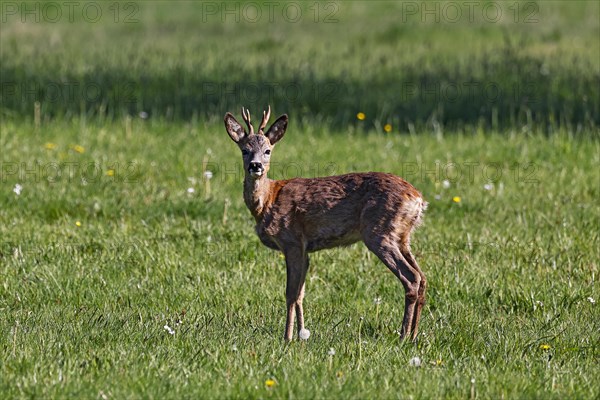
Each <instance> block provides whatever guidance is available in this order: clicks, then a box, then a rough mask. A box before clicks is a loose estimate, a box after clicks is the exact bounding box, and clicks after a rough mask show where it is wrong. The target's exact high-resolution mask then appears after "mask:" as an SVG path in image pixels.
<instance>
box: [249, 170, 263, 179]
mask: <svg viewBox="0 0 600 400" xmlns="http://www.w3.org/2000/svg"><path fill="white" fill-rule="evenodd" d="M262 174H263V172H262V171H250V175H251V176H253V177H254V178H258V177H261V176H262Z"/></svg>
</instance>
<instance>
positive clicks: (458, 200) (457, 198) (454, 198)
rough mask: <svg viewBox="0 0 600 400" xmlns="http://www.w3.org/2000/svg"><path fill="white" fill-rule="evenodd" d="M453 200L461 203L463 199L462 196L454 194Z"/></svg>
mask: <svg viewBox="0 0 600 400" xmlns="http://www.w3.org/2000/svg"><path fill="white" fill-rule="evenodd" d="M452 201H453V202H455V203H460V201H461V198H460V197H459V196H454V197H453V198H452Z"/></svg>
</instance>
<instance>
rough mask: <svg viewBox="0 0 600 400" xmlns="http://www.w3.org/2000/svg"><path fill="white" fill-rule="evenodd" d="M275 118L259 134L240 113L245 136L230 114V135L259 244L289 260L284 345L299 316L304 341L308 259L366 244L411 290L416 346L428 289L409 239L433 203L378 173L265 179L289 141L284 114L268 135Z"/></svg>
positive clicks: (410, 326) (407, 326) (408, 320)
mask: <svg viewBox="0 0 600 400" xmlns="http://www.w3.org/2000/svg"><path fill="white" fill-rule="evenodd" d="M270 114H271V108H270V107H269V109H268V111H267V112H263V118H262V121H261V123H260V127H259V129H258V133H255V132H254V128H253V127H252V124H251V122H250V112H249V111H248V110H244V108H242V116H243V119H244V122H245V123H246V125H247V126H248V130H247V131H246V130H245V129H244V128H243V127H242V126H241V125H240V124H239V123H238V121H237V120H236V119H235V118H234V117H233V115H231V113H227V114H225V128H226V129H227V133H228V134H229V136H230V137H231V139H233V141H234V142H236V143H237V145H238V146H239V148H240V150H241V151H242V158H243V160H244V171H245V178H244V201H245V203H246V206H247V207H248V209H249V210H250V212H251V213H252V215H253V216H254V219H255V220H256V233H257V234H258V237H259V238H260V240H261V242H262V243H263V244H264V245H265V246H267V247H269V248H271V249H275V250H279V251H281V252H282V253H283V254H284V256H285V263H286V268H287V285H286V291H285V295H286V306H287V321H286V325H285V340H286V341H290V340H292V333H293V329H294V315H296V318H297V323H298V334H299V336H300V338H301V339H306V338H308V336H309V335H310V332H309V331H308V330H307V329H305V328H304V313H303V310H302V299H303V297H304V280H305V278H306V272H307V270H308V253H310V252H313V251H317V250H322V249H327V248H332V247H337V246H345V245H350V244H352V243H355V242H357V241H360V240H362V241H363V242H364V243H365V244H366V246H367V248H368V249H369V250H371V251H372V252H373V253H375V254H376V255H377V257H379V259H381V261H383V263H384V264H385V265H386V266H387V267H388V268H389V269H390V270H391V271H392V272H393V273H394V275H396V277H398V279H400V282H401V283H402V286H404V290H405V303H404V318H403V321H402V329H401V331H400V335H401V337H402V338H406V337H410V338H411V339H412V340H415V338H416V336H417V330H418V327H419V318H420V316H421V309H422V307H423V304H424V302H425V289H426V287H427V285H426V280H425V275H424V274H423V272H422V271H421V269H420V268H419V266H418V264H417V262H416V261H415V258H414V257H413V255H412V253H411V252H410V234H411V232H412V230H413V229H414V228H415V227H416V226H418V225H419V222H420V221H421V217H422V214H423V211H424V210H425V208H426V207H427V203H426V202H425V201H424V200H423V197H422V196H421V194H420V193H419V192H418V191H417V190H416V189H415V188H414V187H413V186H412V185H411V184H409V183H408V182H406V181H405V180H403V179H402V178H400V177H398V176H395V175H391V174H385V173H380V172H367V173H351V174H347V175H340V176H330V177H324V178H310V179H309V178H294V179H286V180H271V179H269V178H267V172H268V171H269V161H270V158H271V150H272V149H273V146H274V145H275V143H277V142H278V141H279V140H281V138H282V137H283V135H284V133H285V131H286V129H287V125H288V116H287V115H285V114H284V115H282V116H281V117H279V118H278V119H277V120H276V121H275V122H274V123H273V125H271V127H270V128H269V129H268V130H267V131H266V132H265V131H264V129H265V127H266V126H267V121H268V120H269V116H270Z"/></svg>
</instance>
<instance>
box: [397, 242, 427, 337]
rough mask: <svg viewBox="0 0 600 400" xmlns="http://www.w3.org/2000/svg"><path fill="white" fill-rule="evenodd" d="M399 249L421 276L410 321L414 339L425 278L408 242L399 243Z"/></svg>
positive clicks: (417, 329) (423, 298)
mask: <svg viewBox="0 0 600 400" xmlns="http://www.w3.org/2000/svg"><path fill="white" fill-rule="evenodd" d="M400 251H401V252H402V255H403V256H404V258H405V259H406V261H408V263H409V264H410V266H411V267H412V268H413V269H414V270H415V271H417V273H418V274H419V275H420V277H421V282H420V284H419V291H418V297H417V304H416V306H415V312H414V316H413V322H412V335H411V339H412V340H415V339H416V338H417V333H419V320H420V319H421V311H422V310H423V305H424V304H425V292H426V291H427V279H426V278H425V274H424V273H423V271H422V270H421V268H420V267H419V264H417V261H416V260H415V257H414V256H413V255H412V253H411V251H410V245H409V244H408V242H406V243H400Z"/></svg>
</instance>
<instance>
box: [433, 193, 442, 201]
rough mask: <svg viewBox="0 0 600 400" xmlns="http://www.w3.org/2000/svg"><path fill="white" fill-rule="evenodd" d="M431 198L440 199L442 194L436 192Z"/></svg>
mask: <svg viewBox="0 0 600 400" xmlns="http://www.w3.org/2000/svg"><path fill="white" fill-rule="evenodd" d="M433 198H434V199H436V200H440V199H441V198H442V196H440V195H439V194H436V195H435V196H433Z"/></svg>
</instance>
